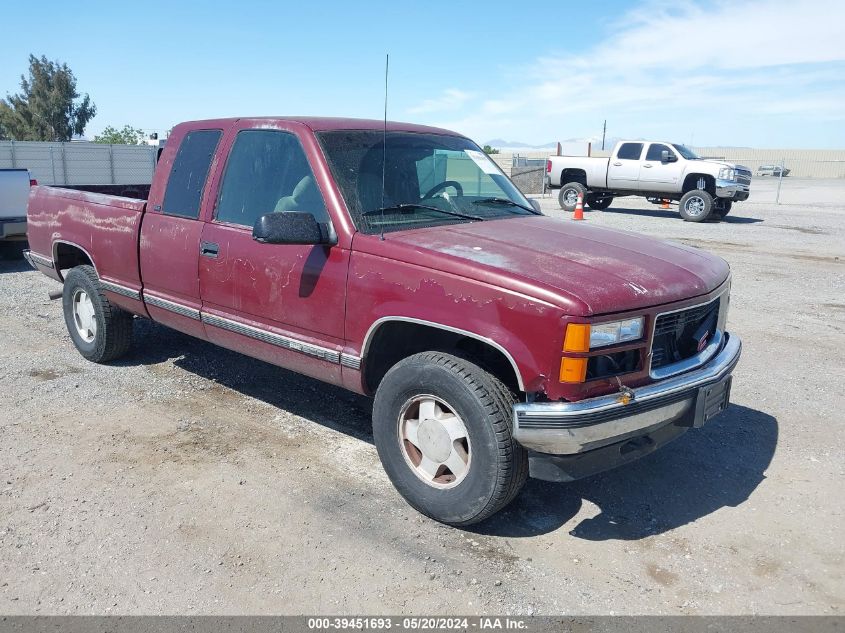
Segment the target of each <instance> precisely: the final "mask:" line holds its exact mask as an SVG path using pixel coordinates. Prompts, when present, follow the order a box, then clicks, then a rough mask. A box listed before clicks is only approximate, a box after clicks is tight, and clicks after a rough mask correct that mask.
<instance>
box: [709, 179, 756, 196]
mask: <svg viewBox="0 0 845 633" xmlns="http://www.w3.org/2000/svg"><path fill="white" fill-rule="evenodd" d="M750 191H751V186H750V185H745V184H743V183H741V182H737V181H735V180H721V179H719V178H717V179H716V197H718V198H732V199H740V198H741V199H743V200H745V199H746V198H748V194H749V192H750Z"/></svg>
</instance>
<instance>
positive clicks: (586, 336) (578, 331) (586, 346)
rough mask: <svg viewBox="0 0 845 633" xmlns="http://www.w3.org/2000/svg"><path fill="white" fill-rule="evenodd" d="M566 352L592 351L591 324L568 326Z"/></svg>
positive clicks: (565, 338) (565, 339) (565, 342)
mask: <svg viewBox="0 0 845 633" xmlns="http://www.w3.org/2000/svg"><path fill="white" fill-rule="evenodd" d="M563 351H564V352H589V351H590V324H589V323H570V324H569V325H567V326H566V336H565V337H564V339H563Z"/></svg>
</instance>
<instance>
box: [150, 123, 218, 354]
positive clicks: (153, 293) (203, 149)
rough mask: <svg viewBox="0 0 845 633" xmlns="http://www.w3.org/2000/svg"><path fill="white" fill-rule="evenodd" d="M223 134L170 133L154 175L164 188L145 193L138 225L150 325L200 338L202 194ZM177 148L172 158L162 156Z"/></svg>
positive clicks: (216, 132) (170, 154)
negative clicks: (162, 175)
mask: <svg viewBox="0 0 845 633" xmlns="http://www.w3.org/2000/svg"><path fill="white" fill-rule="evenodd" d="M222 136H223V130H222V129H203V130H191V131H187V133H183V132H182V131H181V130H178V128H177V130H174V134H173V135H171V137H170V138H169V139H168V148H167V149H165V151H164V153H163V154H162V160H161V161H160V163H159V166H158V167H157V169H164V170H167V173H168V177H167V183H166V186H165V187H163V188H162V187H161V183H157V186H156V187H154V188H153V189H151V190H150V197H149V199H148V200H147V211H146V213H145V214H144V218H143V222H142V224H141V242H140V263H141V279H142V281H143V283H144V302H145V303H146V306H147V311H148V312H149V315H150V317H152V318H153V319H154V320H155V321H158V322H160V323H163V324H165V325H168V326H170V327H172V328H174V329H177V330H180V331H182V332H186V333H188V334H191V335H193V336H197V337H200V338H205V330H204V329H203V326H202V323H201V321H200V307H201V302H200V287H199V279H198V277H197V262H198V260H199V249H200V237H201V235H202V226H203V223H202V222H201V220H200V219H199V216H200V208H201V206H202V202H203V194H204V192H205V188H206V187H205V185H206V181H207V179H208V174H209V171H210V170H211V166H212V162H213V160H214V157H215V152H216V150H217V147H218V145H219V143H220V139H221V138H222ZM171 147H176V148H177V149H176V151H175V153H174V152H173V151H172V150H171V151H170V152H168V151H167V150H168V149H170V148H171Z"/></svg>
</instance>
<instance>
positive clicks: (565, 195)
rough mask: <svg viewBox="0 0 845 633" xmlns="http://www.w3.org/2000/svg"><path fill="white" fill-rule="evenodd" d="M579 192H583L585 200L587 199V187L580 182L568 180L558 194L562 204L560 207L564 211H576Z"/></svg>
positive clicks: (558, 199)
mask: <svg viewBox="0 0 845 633" xmlns="http://www.w3.org/2000/svg"><path fill="white" fill-rule="evenodd" d="M578 194H581V196H582V198H583V199H584V200H586V199H587V188H586V187H585V186H584V185H582V184H581V183H580V182H568V183H566V184H565V185H563V186H562V187H561V188H560V191H559V192H558V194H557V201H558V203H559V204H560V208H561V209H563V210H564V211H575V205H576V203H577V202H578Z"/></svg>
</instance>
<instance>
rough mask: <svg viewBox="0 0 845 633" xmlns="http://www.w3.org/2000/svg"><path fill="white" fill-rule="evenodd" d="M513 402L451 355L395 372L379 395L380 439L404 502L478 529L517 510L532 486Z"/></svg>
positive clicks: (426, 355)
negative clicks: (512, 506)
mask: <svg viewBox="0 0 845 633" xmlns="http://www.w3.org/2000/svg"><path fill="white" fill-rule="evenodd" d="M513 402H514V400H513V396H512V395H511V393H510V391H509V390H508V388H507V387H505V385H504V384H502V382H501V381H499V380H498V379H497V378H495V377H494V376H492V375H491V374H489V373H488V372H486V371H484V370H483V369H481V368H480V367H478V366H477V365H475V364H474V363H472V362H470V361H468V360H465V359H463V358H459V357H457V356H453V355H451V354H446V353H442V352H423V353H420V354H415V355H414V356H410V357H408V358H406V359H404V360H402V361H400V362H399V363H397V364H396V365H394V366H393V368H391V369H390V371H388V372H387V375H386V376H385V377H384V379H383V380H382V382H381V384H380V385H379V387H378V390H377V391H376V397H375V403H374V404H373V437H374V440H375V445H376V449H377V450H378V454H379V457H380V458H381V463H382V465H383V466H384V469H385V471H386V472H387V476H388V477H389V478H390V481H391V482H392V483H393V485H394V486H395V487H396V490H398V491H399V494H401V495H402V496H403V497H404V498H405V499H406V500H407V501H408V503H410V504H411V505H412V506H413V507H414V508H416V509H417V510H418V511H419V512H422V513H423V514H425V515H427V516H429V517H431V518H432V519H434V520H436V521H440V522H442V523H446V524H449V525H470V524H473V523H478V522H479V521H483V520H484V519H486V518H487V517H489V516H491V515H492V514H494V513H496V512H498V511H499V510H501V509H502V508H503V507H505V506H506V505H507V504H508V503H510V502H511V500H513V498H514V497H516V495H517V493H518V492H519V491H520V489H521V488H522V486H523V484H524V483H525V481H526V479H527V478H528V454H527V452H526V450H525V449H524V448H523V447H522V446H520V445H519V444H517V443H516V442H515V441H514V439H513V436H512V426H511V424H512V423H511V416H512V406H513Z"/></svg>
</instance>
